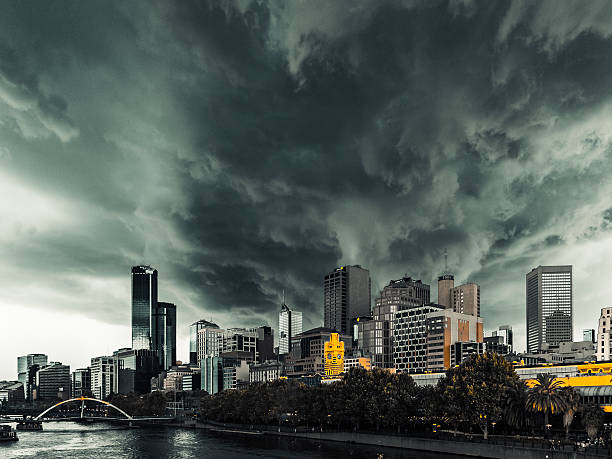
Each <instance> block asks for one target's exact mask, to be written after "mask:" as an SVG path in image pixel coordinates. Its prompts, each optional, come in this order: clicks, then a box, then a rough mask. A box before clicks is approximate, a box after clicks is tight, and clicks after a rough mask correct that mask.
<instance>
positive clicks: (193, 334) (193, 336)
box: [189, 320, 219, 365]
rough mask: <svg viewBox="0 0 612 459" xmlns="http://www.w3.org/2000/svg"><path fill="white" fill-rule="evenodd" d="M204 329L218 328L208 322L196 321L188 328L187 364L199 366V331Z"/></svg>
mask: <svg viewBox="0 0 612 459" xmlns="http://www.w3.org/2000/svg"><path fill="white" fill-rule="evenodd" d="M204 328H215V329H218V328H219V326H218V325H217V324H216V323H213V322H209V321H208V320H198V321H197V322H194V323H192V324H191V325H190V326H189V363H190V364H192V365H199V361H198V347H199V346H198V339H199V333H198V332H199V331H200V330H202V329H204Z"/></svg>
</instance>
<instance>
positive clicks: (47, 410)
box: [34, 397, 134, 421]
mask: <svg viewBox="0 0 612 459" xmlns="http://www.w3.org/2000/svg"><path fill="white" fill-rule="evenodd" d="M86 400H89V401H92V402H97V403H101V404H102V405H107V406H110V407H111V408H114V409H116V410H117V411H119V412H120V413H121V414H123V415H124V416H125V417H126V418H127V419H129V420H133V419H134V418H133V417H132V416H130V415H129V414H127V413H126V412H125V411H123V410H122V409H121V408H118V407H116V406H115V405H113V404H112V403H109V402H105V401H104V400H99V399H97V398H92V397H75V398H71V399H68V400H64V401H61V402H59V403H56V404H55V405H53V406H51V407H49V408H47V409H46V410H45V411H43V412H42V413H40V414H39V415H38V416H36V417H35V418H34V420H36V421H39V420H40V419H42V417H43V416H44V415H45V414H47V413H48V412H49V411H52V410H54V409H55V408H57V407H58V406H60V405H63V404H64V403H69V402H78V401H80V402H81V403H83V404H84V403H85V401H86ZM81 417H83V410H82V409H81Z"/></svg>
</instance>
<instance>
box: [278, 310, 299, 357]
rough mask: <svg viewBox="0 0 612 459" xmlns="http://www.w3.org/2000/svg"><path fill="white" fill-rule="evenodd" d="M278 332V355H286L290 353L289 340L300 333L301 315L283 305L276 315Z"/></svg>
mask: <svg viewBox="0 0 612 459" xmlns="http://www.w3.org/2000/svg"><path fill="white" fill-rule="evenodd" d="M278 332H279V335H278V353H279V354H280V355H282V354H288V353H289V351H291V338H293V337H294V336H297V335H299V334H300V333H302V313H301V312H300V311H294V310H292V309H291V308H290V307H289V306H287V305H286V304H285V303H283V304H282V305H281V310H280V312H279V313H278Z"/></svg>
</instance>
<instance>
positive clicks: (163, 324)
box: [153, 301, 176, 370]
mask: <svg viewBox="0 0 612 459" xmlns="http://www.w3.org/2000/svg"><path fill="white" fill-rule="evenodd" d="M155 310H156V317H155V322H156V327H157V330H156V333H155V343H154V346H153V350H156V351H158V355H159V356H160V364H161V366H162V368H163V369H164V370H167V369H168V368H170V367H171V366H173V365H174V364H175V363H176V305H174V304H172V303H165V302H162V301H159V302H158V303H157V307H156V308H155Z"/></svg>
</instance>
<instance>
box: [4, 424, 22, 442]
mask: <svg viewBox="0 0 612 459" xmlns="http://www.w3.org/2000/svg"><path fill="white" fill-rule="evenodd" d="M17 440H19V438H17V432H15V430H13V429H12V428H11V426H8V425H6V424H3V425H0V442H2V441H17Z"/></svg>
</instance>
